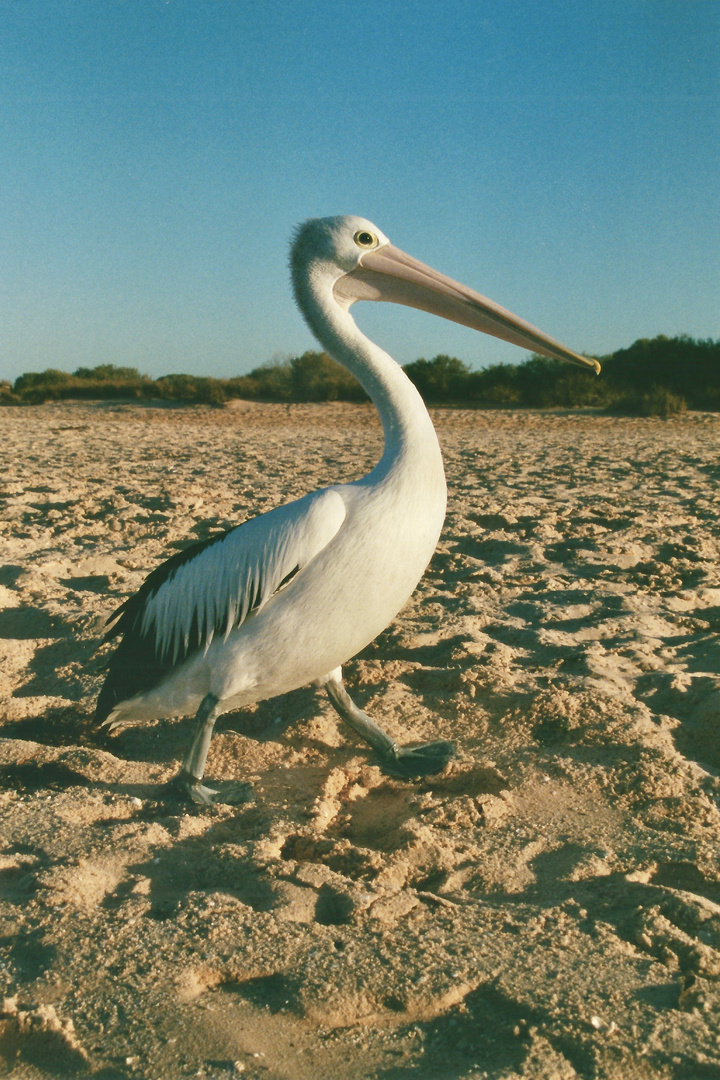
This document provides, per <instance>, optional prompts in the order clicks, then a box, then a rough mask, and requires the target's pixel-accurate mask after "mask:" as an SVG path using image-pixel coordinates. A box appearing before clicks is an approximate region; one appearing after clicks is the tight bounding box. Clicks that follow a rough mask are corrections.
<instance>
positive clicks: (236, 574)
mask: <svg viewBox="0 0 720 1080" xmlns="http://www.w3.org/2000/svg"><path fill="white" fill-rule="evenodd" d="M344 519H345V503H344V501H343V499H342V496H341V495H340V494H339V492H338V491H336V490H334V489H332V488H328V489H326V490H324V491H318V492H314V493H313V494H311V495H306V496H305V497H304V498H302V499H299V500H298V501H297V502H292V503H288V504H287V505H285V506H279V507H277V508H276V509H275V510H271V511H269V512H268V513H266V514H261V515H260V516H259V517H256V518H251V519H250V520H249V521H246V522H244V523H243V524H242V525H238V526H237V527H236V528H234V529H230V530H229V531H228V532H224V533H218V534H217V535H216V536H211V537H210V538H209V539H208V540H203V541H201V542H200V543H198V544H193V545H192V546H191V547H189V548H186V549H185V550H184V551H180V552H178V553H177V554H176V555H173V556H172V557H171V558H170V559H167V560H166V562H164V563H162V564H161V565H160V566H158V567H157V568H156V569H155V570H153V572H152V573H151V574H149V575H148V577H147V578H146V579H145V581H144V582H143V584H142V585H141V587H140V589H139V590H138V591H137V592H136V593H135V594H134V596H131V597H130V598H129V599H128V600H126V601H125V603H124V604H122V605H121V606H120V607H119V608H118V609H117V611H116V612H115V613H114V614H113V615H112V616H111V617H110V619H109V620H108V622H109V623H111V624H112V625H111V626H110V629H109V631H108V633H107V635H106V640H108V641H109V640H111V639H113V638H115V637H122V641H121V643H120V645H119V647H118V649H117V650H116V652H115V653H113V655H112V657H111V658H110V662H109V665H108V675H107V679H106V681H105V685H104V686H103V689H102V691H101V694H100V698H99V700H98V706H97V712H96V717H97V718H98V719H100V720H104V719H105V717H107V716H108V715H109V713H110V712H111V711H112V709H113V708H114V707H115V705H116V704H118V702H120V701H124V700H127V699H128V698H130V697H134V696H135V695H136V694H138V693H141V692H143V691H144V690H148V689H150V688H151V687H152V686H155V685H157V684H158V683H159V682H160V681H161V680H162V679H163V678H164V677H165V676H166V675H167V674H169V673H170V671H171V670H172V669H173V668H175V667H177V666H179V665H180V664H181V663H182V662H183V661H184V660H185V659H186V658H187V657H188V656H190V655H191V654H193V653H195V652H197V651H198V650H200V649H203V650H205V651H207V649H208V648H209V647H210V644H211V642H212V641H213V640H214V639H215V638H216V637H218V636H219V637H222V638H223V639H224V638H227V636H228V634H229V633H230V631H231V630H233V629H234V628H235V627H238V626H241V625H242V623H243V622H245V620H246V619H247V618H248V616H249V615H251V614H253V613H255V612H257V611H260V610H261V609H262V608H263V607H264V606H265V604H266V603H267V602H268V600H269V599H270V598H271V597H272V596H273V595H274V594H275V593H277V592H278V591H279V590H280V589H282V588H284V587H286V586H287V585H288V584H289V583H290V582H291V581H292V579H293V578H294V577H295V575H296V574H297V573H298V572H299V571H301V570H302V569H303V567H304V566H307V564H308V563H309V562H310V561H311V560H312V559H313V558H314V557H315V556H316V555H317V554H318V553H319V552H320V551H322V549H323V548H324V547H325V546H326V544H328V543H329V542H330V541H331V540H332V538H333V537H334V536H335V534H336V533H337V531H338V530H339V528H340V526H341V525H342V523H343V521H344Z"/></svg>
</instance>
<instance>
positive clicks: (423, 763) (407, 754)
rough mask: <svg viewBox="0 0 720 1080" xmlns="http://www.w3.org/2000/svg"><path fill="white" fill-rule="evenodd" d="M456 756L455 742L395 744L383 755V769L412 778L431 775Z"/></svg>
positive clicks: (393, 774)
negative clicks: (414, 744)
mask: <svg viewBox="0 0 720 1080" xmlns="http://www.w3.org/2000/svg"><path fill="white" fill-rule="evenodd" d="M454 757H455V743H453V742H445V741H444V740H440V741H438V742H430V743H420V744H419V745H418V746H394V747H393V748H392V750H390V751H389V753H387V754H383V756H382V770H383V772H385V773H388V774H389V775H390V776H399V777H402V778H404V779H406V780H410V779H412V778H413V777H415V776H431V775H432V774H433V773H439V772H440V770H441V769H444V768H445V766H446V765H447V763H448V761H450V759H451V758H454Z"/></svg>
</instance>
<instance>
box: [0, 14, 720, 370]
mask: <svg viewBox="0 0 720 1080" xmlns="http://www.w3.org/2000/svg"><path fill="white" fill-rule="evenodd" d="M0 16H1V18H2V34H1V35H0V84H1V85H2V88H3V89H2V94H0V131H1V132H2V137H1V141H0V146H2V162H3V164H2V168H1V169H0V248H1V249H2V253H3V254H2V272H1V273H0V306H1V308H2V314H1V317H0V321H1V323H2V327H3V329H2V333H1V334H0V378H3V377H4V378H10V379H12V378H14V377H16V376H17V375H18V374H20V373H22V372H24V371H31V370H42V369H43V368H45V367H50V366H53V367H59V368H63V369H65V370H68V371H71V370H73V369H74V368H76V367H78V366H80V365H84V366H85V365H93V364H98V363H114V364H124V365H130V366H134V367H139V368H140V369H141V370H142V371H146V372H148V373H150V374H154V375H159V374H163V373H168V372H172V371H188V372H195V373H206V374H212V375H219V376H223V375H230V374H237V373H241V372H244V371H248V370H249V369H250V368H251V367H253V366H256V365H257V364H260V363H264V362H266V361H268V360H270V359H272V358H273V357H275V356H285V355H291V354H297V353H300V352H302V351H304V350H305V349H307V348H312V347H313V339H312V337H311V336H310V333H309V331H308V330H306V328H305V326H304V323H303V322H302V320H301V317H300V315H299V314H298V313H297V311H296V310H295V307H294V305H293V301H292V297H291V292H290V288H289V284H288V275H287V245H288V238H289V236H290V233H291V230H292V227H293V226H294V225H295V224H296V223H297V222H299V221H302V220H304V219H305V218H308V217H315V216H325V215H328V214H337V213H358V214H362V215H365V216H367V217H369V218H371V219H372V220H374V221H375V222H376V223H377V224H378V225H379V226H380V228H382V229H383V231H385V232H386V233H387V234H388V235H389V236H390V238H391V239H392V240H393V242H394V243H396V244H397V245H398V246H399V247H402V248H404V249H405V250H406V251H409V252H410V253H411V254H413V255H415V256H416V257H418V258H420V259H422V260H423V261H425V262H428V263H430V264H431V265H433V266H435V267H436V268H437V269H438V270H441V271H443V272H445V273H447V274H450V275H451V276H452V277H455V278H457V279H459V280H461V281H463V282H465V283H466V284H467V285H471V286H473V287H474V288H476V289H477V290H478V291H480V292H482V293H484V294H485V295H487V296H490V297H492V298H493V299H494V300H497V301H498V302H499V303H501V304H503V305H505V306H506V307H509V308H510V309H511V310H513V311H515V312H516V313H517V314H518V315H521V316H522V317H524V318H526V319H528V320H529V321H530V322H533V323H535V324H536V325H537V326H540V327H541V328H542V329H544V330H545V331H547V332H548V333H550V334H552V335H553V336H555V337H557V338H559V339H560V340H561V341H563V342H564V343H565V344H567V345H569V346H570V347H572V348H575V349H578V350H582V351H586V352H590V353H595V354H598V355H599V354H603V353H607V352H609V351H612V350H613V349H616V348H619V347H621V346H624V345H628V344H630V343H631V342H632V341H633V340H635V339H636V338H638V337H651V336H654V335H655V334H659V333H664V334H668V335H674V334H678V333H689V334H692V335H693V336H696V337H718V336H720V319H719V318H718V298H719V296H720V228H719V224H720V220H719V219H720V200H719V199H718V175H720V169H719V165H720V163H719V162H718V157H719V156H720V155H719V154H718V143H719V139H718V128H719V124H718V120H719V113H720V85H719V84H720V68H719V66H718V64H717V55H718V49H719V47H720V4H718V3H717V2H716V0H603V2H602V3H599V2H598V0H262V2H251V0H62V2H55V0H22V2H19V0H2V2H1V3H0ZM354 311H355V313H356V317H357V320H358V322H359V323H360V325H361V326H362V327H363V329H365V330H366V332H368V333H370V334H371V336H373V337H374V338H375V339H376V340H378V341H379V343H381V344H382V345H383V346H384V347H385V348H387V349H389V350H390V352H392V354H393V355H394V356H395V357H396V359H398V360H399V361H400V362H401V363H407V362H408V361H410V360H413V359H416V358H417V357H419V356H426V357H429V356H433V355H435V354H437V353H439V352H447V353H451V354H453V355H457V356H460V357H461V358H463V359H465V360H466V361H468V362H469V363H470V364H472V365H473V366H482V365H484V364H487V363H492V362H496V361H498V360H504V361H518V360H521V359H523V356H524V354H523V353H522V352H521V351H520V350H518V349H515V348H514V347H513V346H510V345H505V344H503V343H501V342H497V341H495V340H494V339H492V338H488V337H485V336H483V335H479V334H474V333H473V332H472V331H470V330H467V329H465V328H462V327H458V326H455V325H453V324H450V323H445V322H443V321H441V320H438V319H434V318H433V317H432V316H429V315H426V314H423V313H419V312H414V311H412V310H409V309H405V308H399V307H396V306H395V305H389V304H364V305H358V306H357V307H356V308H355V309H354Z"/></svg>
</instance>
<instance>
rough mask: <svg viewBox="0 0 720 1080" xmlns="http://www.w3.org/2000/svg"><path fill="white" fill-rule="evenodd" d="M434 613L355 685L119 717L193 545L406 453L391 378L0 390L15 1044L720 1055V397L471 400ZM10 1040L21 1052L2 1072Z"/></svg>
mask: <svg viewBox="0 0 720 1080" xmlns="http://www.w3.org/2000/svg"><path fill="white" fill-rule="evenodd" d="M434 418H435V421H436V426H437V429H438V433H439V436H440V439H441V442H442V445H443V449H444V454H445V460H446V464H447V473H448V481H449V487H450V503H449V511H448V517H447V522H446V526H445V530H444V532H443V536H442V539H441V542H440V545H439V547H438V550H437V553H436V555H435V557H434V559H433V561H432V564H431V566H430V567H429V569H428V572H427V573H426V575H425V577H424V579H423V581H422V582H421V584H420V586H419V587H418V589H417V591H416V593H415V595H414V597H413V599H412V601H411V602H410V604H409V605H408V607H407V608H406V609H405V610H404V611H403V612H402V613H401V615H400V616H399V617H398V618H397V619H396V621H395V622H394V624H393V625H392V626H390V627H389V628H388V630H387V631H386V632H385V633H384V634H382V635H381V637H380V638H378V639H377V641H375V642H374V643H373V644H372V645H371V646H370V647H369V648H368V649H366V650H365V652H364V653H363V654H362V655H361V656H359V657H357V658H355V659H354V660H353V661H351V662H350V663H349V664H348V665H347V668H346V674H347V680H348V685H349V687H350V689H351V692H353V693H354V694H355V696H356V698H357V700H358V701H359V703H360V704H361V705H362V707H364V708H366V709H367V710H368V711H369V712H371V713H372V714H374V715H375V716H376V717H377V718H378V719H379V720H381V722H382V723H384V724H385V725H386V727H387V729H388V730H389V731H390V732H391V733H392V735H393V736H394V737H396V738H397V739H398V740H401V741H413V740H420V739H428V738H449V739H454V740H456V742H457V744H458V747H459V755H458V758H457V760H456V761H455V762H453V763H452V764H451V765H450V766H448V768H447V769H446V770H445V772H444V773H442V774H441V775H439V776H437V777H434V778H429V779H426V780H423V781H418V782H414V783H406V782H401V781H399V780H395V779H391V778H389V777H386V776H384V775H383V774H382V772H381V771H380V769H379V768H378V766H377V765H376V764H375V763H374V762H373V759H372V756H371V754H369V753H368V752H367V751H366V749H365V748H363V747H362V746H361V745H359V744H358V742H357V740H356V739H355V737H354V736H353V735H352V733H351V732H349V731H348V730H345V729H344V728H343V727H342V725H341V722H340V721H339V719H338V718H337V717H336V715H335V713H334V712H333V710H332V708H331V706H330V704H329V702H328V701H327V699H326V698H325V697H324V695H323V694H322V693H321V692H319V691H316V690H313V689H307V690H301V691H298V692H296V693H294V694H291V695H288V696H287V697H284V698H280V699H276V700H273V701H269V702H264V703H262V704H260V705H258V706H257V707H255V708H253V709H250V710H247V711H245V712H242V713H236V714H234V715H231V716H228V717H226V718H224V719H223V720H222V721H221V722H220V723H219V730H218V733H217V735H216V737H215V739H214V742H213V746H212V749H211V754H210V759H209V763H208V776H210V777H224V778H242V779H249V780H251V781H252V783H253V785H254V787H255V792H256V801H255V802H254V803H252V804H248V805H244V806H240V807H237V808H231V807H222V808H213V809H210V810H205V811H201V810H188V809H186V808H185V807H183V806H182V805H180V804H178V803H173V802H172V800H170V799H168V798H167V797H164V796H163V795H162V793H161V791H160V786H161V785H162V784H163V783H164V782H165V781H167V780H169V779H170V777H171V776H172V775H173V773H174V772H175V770H176V769H177V767H178V762H179V759H180V758H181V757H182V754H183V752H184V748H185V745H186V742H187V739H188V733H189V722H188V721H172V720H167V721H161V722H158V723H156V724H153V725H151V726H148V727H143V728H133V729H126V730H124V731H122V732H121V733H119V734H118V735H116V736H114V737H113V736H110V735H108V734H105V733H102V732H99V731H97V730H96V729H95V728H94V726H93V723H92V709H93V705H94V698H95V696H96V694H97V691H98V689H99V686H100V684H101V681H102V664H103V650H102V649H100V650H99V651H98V644H99V641H100V639H101V636H102V628H103V623H104V620H105V619H106V618H107V616H108V615H109V614H110V612H111V611H112V610H113V609H114V607H115V606H116V605H117V604H118V603H119V602H120V601H121V600H122V599H123V598H124V597H125V596H127V595H128V594H129V593H130V592H132V591H133V590H134V589H136V588H137V587H138V585H139V584H140V583H141V581H142V580H143V577H144V576H145V574H146V573H147V572H148V571H149V570H150V569H152V568H153V567H154V566H155V565H157V563H158V562H159V561H160V560H161V559H162V558H163V557H165V555H166V554H167V553H169V552H170V553H171V552H172V551H174V550H177V549H178V547H181V546H183V545H184V544H185V543H187V540H188V539H189V538H190V539H196V538H202V537H205V536H207V535H209V533H210V532H212V531H213V530H215V529H217V528H223V527H226V526H228V525H231V524H234V523H237V522H239V521H241V520H243V519H244V518H245V517H246V516H249V515H251V514H255V513H257V512H258V511H261V510H264V509H268V508H270V507H272V506H274V505H276V504H278V503H280V502H284V501H286V500H288V499H290V498H292V497H295V496H298V495H301V494H303V493H305V492H306V491H308V490H312V489H314V488H316V487H319V486H321V485H323V484H326V483H329V482H334V481H336V480H338V479H350V478H353V477H356V476H358V475H360V474H361V473H362V472H363V471H366V470H367V469H368V468H369V467H370V466H371V465H372V464H373V463H374V461H375V460H376V459H377V457H378V454H379V449H380V432H379V428H378V425H377V421H376V419H375V416H374V413H373V411H372V409H371V408H370V407H369V406H362V405H357V406H353V405H345V404H333V405H318V406H314V405H293V406H283V405H258V404H248V403H241V402H237V403H234V404H233V405H232V406H231V407H228V408H225V409H216V410H213V409H207V408H204V407H203V408H192V409H185V408H159V407H155V406H147V407H141V406H137V405H123V404H97V403H89V404H79V403H70V404H60V405H45V406H40V407H34V408H23V409H16V410H13V409H5V410H3V411H2V412H0V427H1V430H2V439H1V440H0V451H1V453H2V459H3V460H2V468H1V471H0V488H1V494H2V496H3V503H2V505H3V509H2V515H1V518H0V531H1V537H2V539H1V540H0V544H1V545H2V556H3V559H2V561H3V567H2V570H1V571H0V583H1V587H0V654H1V656H2V663H1V666H0V696H1V701H0V721H1V728H0V735H1V736H2V738H1V740H0V774H1V779H2V786H1V789H0V815H1V817H0V820H1V825H0V836H1V846H0V898H1V906H0V947H1V949H2V961H3V963H2V966H1V967H0V983H1V991H0V996H4V999H5V1000H4V1003H3V1004H2V1010H1V1012H0V1062H1V1063H2V1065H0V1074H1V1075H9V1076H12V1077H17V1078H19V1080H31V1078H32V1080H36V1078H38V1080H39V1078H45V1077H55V1076H66V1075H70V1076H72V1075H77V1076H81V1077H83V1076H95V1077H102V1078H105V1080H109V1078H125V1077H127V1078H131V1077H138V1078H140V1077H143V1078H144V1077H147V1078H152V1080H165V1078H168V1080H171V1078H172V1080H174V1078H177V1077H183V1076H204V1077H208V1078H218V1080H220V1078H231V1077H239V1076H242V1077H245V1078H253V1080H259V1078H267V1080H325V1078H332V1080H349V1078H351V1077H352V1078H358V1077H377V1078H383V1080H395V1078H399V1077H405V1076H408V1077H412V1078H418V1080H445V1078H448V1080H449V1078H452V1080H461V1078H462V1080H479V1078H486V1080H490V1078H491V1080H519V1078H522V1080H572V1078H574V1077H582V1078H600V1080H604V1078H613V1080H656V1078H657V1080H661V1078H662V1080H670V1078H688V1080H690V1078H692V1080H708V1078H713V1077H720V993H719V992H718V980H719V979H720V860H719V859H718V855H719V853H720V816H719V814H718V803H717V800H718V794H719V793H720V783H719V782H718V770H719V769H720V734H719V729H720V723H719V722H720V642H719V641H718V635H717V630H718V627H719V626H720V568H719V565H718V553H719V547H720V521H719V517H720V515H719V511H720V494H719V491H718V475H719V470H718V464H717V461H718V445H720V415H712V414H699V413H695V414H688V415H686V416H684V417H681V418H676V419H672V420H669V421H662V420H657V419H644V420H641V419H622V418H610V417H605V416H601V415H597V414H593V413H587V412H567V413H564V412H544V413H538V412H508V413H484V412H470V411H451V410H438V411H436V413H435V414H434ZM3 1070H4V1071H3Z"/></svg>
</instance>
